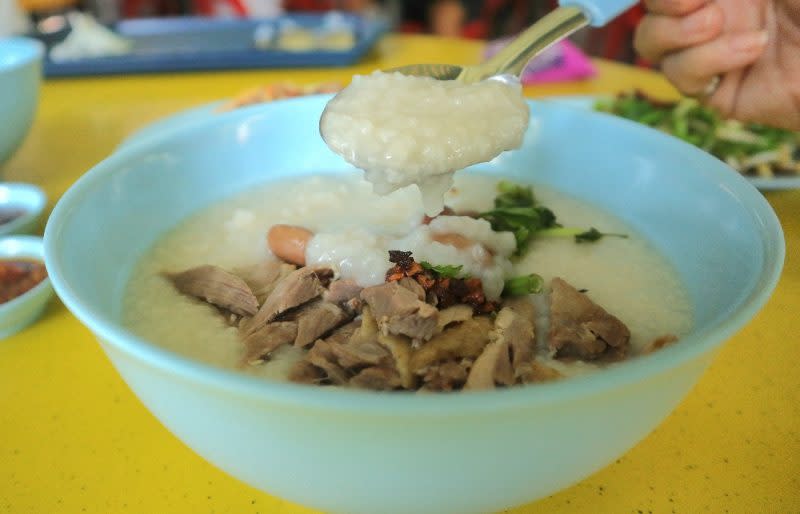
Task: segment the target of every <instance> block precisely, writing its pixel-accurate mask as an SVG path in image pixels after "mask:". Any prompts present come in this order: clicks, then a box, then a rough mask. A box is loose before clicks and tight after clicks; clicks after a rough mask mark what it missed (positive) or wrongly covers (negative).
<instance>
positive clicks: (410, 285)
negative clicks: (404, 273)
mask: <svg viewBox="0 0 800 514" xmlns="http://www.w3.org/2000/svg"><path fill="white" fill-rule="evenodd" d="M397 283H398V284H400V286H402V287H405V288H406V289H408V290H409V291H411V292H412V293H414V294H415V295H417V299H418V300H419V301H421V302H424V301H425V289H424V288H423V287H422V286H421V285H419V282H417V281H416V280H414V279H413V278H410V277H403V278H401V279H400V280H398V281H397Z"/></svg>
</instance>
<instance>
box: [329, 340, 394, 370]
mask: <svg viewBox="0 0 800 514" xmlns="http://www.w3.org/2000/svg"><path fill="white" fill-rule="evenodd" d="M330 344H331V352H332V353H333V355H334V356H335V357H336V360H337V361H338V363H339V364H340V365H341V366H342V367H343V368H347V369H354V368H366V367H370V366H387V365H391V363H392V354H391V352H389V350H387V349H386V348H385V347H384V346H382V345H380V344H378V343H377V342H360V341H355V342H343V343H330Z"/></svg>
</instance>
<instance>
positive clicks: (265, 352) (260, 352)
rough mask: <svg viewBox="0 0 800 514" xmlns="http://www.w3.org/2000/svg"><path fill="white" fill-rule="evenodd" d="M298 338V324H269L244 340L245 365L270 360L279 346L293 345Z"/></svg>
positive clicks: (291, 322) (284, 322) (283, 322)
mask: <svg viewBox="0 0 800 514" xmlns="http://www.w3.org/2000/svg"><path fill="white" fill-rule="evenodd" d="M296 336H297V323H296V322H294V321H278V322H275V323H269V324H267V325H264V326H263V327H261V328H259V329H258V330H256V331H255V332H252V333H250V334H249V335H247V336H246V337H245V338H244V348H245V356H244V359H243V360H242V361H243V363H244V364H256V363H258V362H260V361H263V360H265V359H268V358H269V355H270V354H271V353H272V352H274V351H275V350H276V349H277V348H278V347H279V346H281V345H284V344H291V343H292V342H293V341H294V339H295V337H296Z"/></svg>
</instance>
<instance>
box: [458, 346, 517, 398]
mask: <svg viewBox="0 0 800 514" xmlns="http://www.w3.org/2000/svg"><path fill="white" fill-rule="evenodd" d="M510 348H511V346H510V345H509V343H508V341H494V342H492V343H489V344H488V345H486V348H484V350H483V352H482V353H481V354H480V355H479V356H478V358H477V359H475V363H474V364H473V365H472V369H470V371H469V376H468V377H467V383H466V384H464V389H494V388H495V386H497V385H502V386H509V385H512V384H513V383H514V369H513V368H512V367H511V352H510Z"/></svg>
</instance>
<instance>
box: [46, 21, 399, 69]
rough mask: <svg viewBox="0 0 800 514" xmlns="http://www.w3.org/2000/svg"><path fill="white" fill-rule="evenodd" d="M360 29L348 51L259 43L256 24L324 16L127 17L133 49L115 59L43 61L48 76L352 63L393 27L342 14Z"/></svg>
mask: <svg viewBox="0 0 800 514" xmlns="http://www.w3.org/2000/svg"><path fill="white" fill-rule="evenodd" d="M343 16H344V18H345V19H346V20H348V21H349V22H350V23H351V26H352V27H354V29H355V34H356V43H355V45H354V46H353V47H352V48H350V49H347V50H343V51H337V50H330V51H329V50H313V51H309V52H288V51H283V50H276V49H259V48H256V47H255V43H254V33H255V30H256V28H258V27H262V26H264V25H270V24H272V25H273V26H274V27H277V24H279V23H281V22H282V21H283V20H291V21H293V22H294V23H296V24H297V25H298V26H300V27H303V28H307V29H312V30H313V29H315V28H317V27H319V26H321V24H322V22H323V19H324V16H323V15H318V14H298V15H287V16H281V17H278V18H271V19H260V20H253V19H241V18H239V19H219V18H200V17H181V18H147V19H135V20H125V21H122V22H120V23H118V24H117V25H116V26H114V27H113V28H114V31H115V32H116V33H117V34H119V35H121V36H123V37H125V38H128V39H129V40H130V41H131V42H132V43H133V48H132V51H131V52H130V53H129V54H126V55H120V56H113V57H93V58H87V59H79V60H71V61H60V62H54V61H52V60H50V59H49V58H46V59H45V62H44V74H45V76H46V77H68V76H81V75H108V74H125V73H163V72H171V71H195V70H221V69H248V68H295V67H332V66H347V65H350V64H353V63H355V62H356V61H358V60H359V59H360V58H361V57H363V55H364V54H366V53H367V51H369V50H370V49H371V48H372V47H373V46H374V45H375V43H376V42H377V41H378V39H379V38H380V37H381V36H382V35H383V34H384V33H385V32H386V31H387V30H388V28H389V23H388V22H387V21H386V20H385V19H383V18H364V17H360V16H356V15H343Z"/></svg>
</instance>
